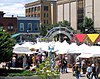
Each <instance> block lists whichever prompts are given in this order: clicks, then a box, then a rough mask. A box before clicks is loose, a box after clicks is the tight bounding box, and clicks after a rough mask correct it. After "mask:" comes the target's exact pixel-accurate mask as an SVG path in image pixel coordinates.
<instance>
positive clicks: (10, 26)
mask: <svg viewBox="0 0 100 79" xmlns="http://www.w3.org/2000/svg"><path fill="white" fill-rule="evenodd" d="M13 29H14V27H13V24H12V23H10V24H8V27H7V31H13Z"/></svg>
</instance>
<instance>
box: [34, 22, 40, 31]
mask: <svg viewBox="0 0 100 79" xmlns="http://www.w3.org/2000/svg"><path fill="white" fill-rule="evenodd" d="M34 26H35V31H38V30H39V24H38V23H35V24H34Z"/></svg>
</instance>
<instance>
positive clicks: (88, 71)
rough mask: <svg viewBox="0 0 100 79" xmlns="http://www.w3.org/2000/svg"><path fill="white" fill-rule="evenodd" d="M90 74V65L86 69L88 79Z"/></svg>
mask: <svg viewBox="0 0 100 79" xmlns="http://www.w3.org/2000/svg"><path fill="white" fill-rule="evenodd" d="M91 72H92V67H91V64H89V65H88V67H87V74H86V76H87V78H88V79H90V75H91Z"/></svg>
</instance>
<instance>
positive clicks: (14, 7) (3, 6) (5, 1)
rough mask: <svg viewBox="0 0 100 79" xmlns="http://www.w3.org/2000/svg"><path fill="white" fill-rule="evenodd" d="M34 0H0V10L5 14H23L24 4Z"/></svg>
mask: <svg viewBox="0 0 100 79" xmlns="http://www.w3.org/2000/svg"><path fill="white" fill-rule="evenodd" d="M33 1H36V0H0V11H4V13H6V14H5V16H12V15H14V16H25V7H24V5H25V4H26V3H28V2H33Z"/></svg>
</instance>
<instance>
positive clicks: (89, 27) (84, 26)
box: [80, 17, 95, 33]
mask: <svg viewBox="0 0 100 79" xmlns="http://www.w3.org/2000/svg"><path fill="white" fill-rule="evenodd" d="M80 29H81V32H82V33H94V32H95V30H94V22H93V20H92V19H91V18H88V17H85V19H84V20H83V22H82V23H80Z"/></svg>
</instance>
